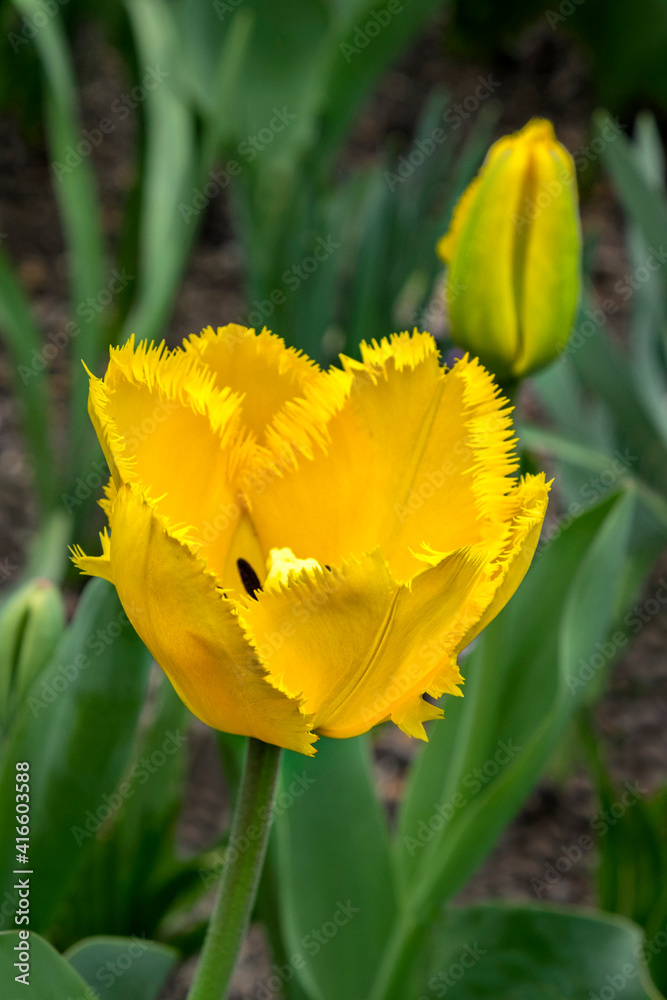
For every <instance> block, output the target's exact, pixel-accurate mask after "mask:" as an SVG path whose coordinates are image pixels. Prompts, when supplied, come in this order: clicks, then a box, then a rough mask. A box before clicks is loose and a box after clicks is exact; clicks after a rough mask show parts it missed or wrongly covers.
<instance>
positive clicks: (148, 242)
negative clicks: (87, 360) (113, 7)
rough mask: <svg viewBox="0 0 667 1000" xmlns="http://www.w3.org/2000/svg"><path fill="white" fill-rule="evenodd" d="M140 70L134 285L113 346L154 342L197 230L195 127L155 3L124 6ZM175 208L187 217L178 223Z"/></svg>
mask: <svg viewBox="0 0 667 1000" xmlns="http://www.w3.org/2000/svg"><path fill="white" fill-rule="evenodd" d="M126 6H127V11H128V15H129V18H130V23H131V25H132V29H133V31H134V36H135V42H136V45H137V49H138V52H139V56H140V59H141V62H142V65H145V66H146V67H147V71H148V74H151V73H152V77H153V79H152V80H151V81H150V83H151V87H150V89H148V92H147V96H146V100H145V102H144V112H145V116H146V153H145V165H144V183H143V188H142V191H143V201H142V206H141V221H140V246H139V282H138V288H137V295H136V299H135V302H134V304H133V307H132V309H131V311H130V314H129V315H128V317H127V318H126V320H125V323H124V326H123V330H122V333H121V340H125V339H126V338H127V337H128V336H129V335H130V334H132V333H135V334H136V336H137V338H139V339H148V340H152V339H157V340H160V339H161V336H162V329H163V327H164V325H165V323H166V321H167V319H168V317H169V311H170V309H171V306H172V304H173V301H174V299H175V297H176V294H177V291H178V287H179V282H180V278H181V274H182V271H183V268H184V266H185V261H186V259H187V254H188V252H189V249H190V247H191V246H192V242H193V239H194V236H195V234H196V232H197V228H198V225H197V223H198V218H199V216H200V212H199V211H197V210H195V209H193V208H192V205H193V198H194V195H195V186H196V183H197V180H198V178H197V174H196V164H195V149H196V145H195V122H194V117H193V115H192V113H191V111H190V109H189V107H188V105H187V103H186V100H185V98H184V96H183V94H182V86H181V85H180V84H179V79H178V68H179V65H180V58H179V48H178V34H177V30H176V24H175V21H174V19H173V17H172V16H171V13H170V10H169V5H168V4H166V3H164V2H163V0H136V2H132V3H127V4H126ZM181 206H183V207H184V208H185V209H186V210H188V211H189V212H190V214H189V215H188V211H186V212H185V215H188V220H186V218H185V216H184V213H183V211H182V210H181Z"/></svg>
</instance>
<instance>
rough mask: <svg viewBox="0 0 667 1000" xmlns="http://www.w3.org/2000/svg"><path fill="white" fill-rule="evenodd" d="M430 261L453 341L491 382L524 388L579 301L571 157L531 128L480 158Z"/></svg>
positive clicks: (557, 347)
mask: <svg viewBox="0 0 667 1000" xmlns="http://www.w3.org/2000/svg"><path fill="white" fill-rule="evenodd" d="M438 253H439V255H440V257H441V258H442V260H443V261H444V262H445V263H447V264H449V272H448V277H447V301H448V304H449V315H450V323H451V334H452V339H453V340H454V342H455V343H457V344H459V345H460V346H461V347H463V348H464V349H465V350H466V351H470V352H471V353H472V354H474V355H476V356H477V357H479V358H480V359H481V360H482V362H483V364H485V365H486V366H487V367H488V368H490V370H491V371H493V372H494V373H495V374H496V375H497V376H498V378H500V379H502V380H512V379H517V378H524V377H525V376H526V375H528V374H530V373H531V372H534V371H536V370H537V369H539V368H542V367H543V366H544V365H548V364H550V362H551V361H553V360H554V358H556V357H557V355H558V354H559V352H560V351H561V350H562V349H563V348H564V347H565V344H566V343H567V340H568V337H569V335H570V331H571V329H572V324H573V322H574V317H575V313H576V309H577V303H578V299H579V271H580V256H581V236H580V231H579V214H578V199H577V184H576V175H575V168H574V163H573V161H572V157H571V156H570V154H569V153H568V151H567V150H566V149H565V147H564V146H562V145H561V144H560V143H559V142H558V141H557V140H556V136H555V135H554V130H553V126H552V124H551V122H549V121H545V120H543V119H538V118H535V119H533V120H532V121H530V122H529V123H528V124H527V125H526V126H525V127H524V128H523V129H521V131H520V132H516V133H515V134H514V135H509V136H504V137H503V138H502V139H499V140H498V142H496V143H494V145H493V146H492V147H491V149H490V150H489V153H488V155H487V157H486V160H485V161H484V164H483V165H482V168H481V170H480V172H479V174H478V175H477V177H476V178H475V180H474V181H473V182H472V184H470V186H469V187H468V188H467V189H466V191H465V192H464V193H463V196H462V197H461V199H460V201H459V203H458V205H457V206H456V209H455V210H454V215H453V218H452V224H451V227H450V229H449V232H448V233H447V234H446V235H445V236H444V237H443V238H442V239H441V240H440V242H439V244H438Z"/></svg>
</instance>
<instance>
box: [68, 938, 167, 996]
mask: <svg viewBox="0 0 667 1000" xmlns="http://www.w3.org/2000/svg"><path fill="white" fill-rule="evenodd" d="M64 958H66V959H67V961H68V962H69V963H70V965H71V966H72V967H73V968H74V969H76V971H77V972H78V973H79V975H80V976H81V978H82V979H84V980H85V982H87V983H88V984H89V986H91V987H92V989H94V990H95V991H96V992H97V993H98V994H99V995H100V996H104V997H105V1000H130V998H131V1000H157V997H158V996H159V995H160V991H161V989H162V987H163V985H164V982H165V980H166V978H167V976H168V975H169V973H170V972H171V970H172V969H173V967H174V965H175V964H176V962H177V961H178V952H177V951H175V950H174V949H173V948H168V947H167V946H166V945H163V944H157V943H156V942H155V941H146V940H145V939H144V938H141V937H133V938H122V937H91V938H85V939H84V940H83V941H79V942H78V943H77V944H75V945H74V946H73V947H72V948H70V949H69V951H67V952H66V953H65V955H64Z"/></svg>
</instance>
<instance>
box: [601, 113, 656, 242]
mask: <svg viewBox="0 0 667 1000" xmlns="http://www.w3.org/2000/svg"><path fill="white" fill-rule="evenodd" d="M593 121H594V124H595V127H596V130H597V132H598V135H599V136H601V137H602V139H603V142H604V152H603V154H602V155H603V158H604V164H605V166H606V167H607V169H608V170H609V173H610V174H611V176H612V179H613V181H614V184H615V186H616V190H617V192H618V196H619V198H620V200H621V204H622V205H623V208H624V209H625V211H626V212H627V213H628V215H629V216H630V218H631V219H632V221H633V222H634V223H635V225H636V226H638V227H639V228H640V229H641V230H642V232H643V233H644V235H645V237H646V239H647V240H648V242H649V243H651V244H653V245H654V246H655V247H656V248H657V247H660V245H661V243H664V242H665V241H666V240H667V202H665V199H664V198H663V197H661V196H660V195H659V194H657V193H656V191H655V189H654V188H653V187H652V186H651V184H650V183H649V182H648V181H647V179H646V177H645V176H644V174H643V172H642V169H641V167H640V166H638V164H637V159H636V154H635V151H634V150H633V148H632V144H631V143H630V141H629V140H628V139H627V138H626V136H624V135H623V133H622V132H619V130H618V129H617V128H616V126H615V125H614V123H613V121H612V118H611V116H610V115H609V114H607V112H606V111H598V112H596V114H595V116H594V119H593ZM605 128H607V129H608V130H609V129H611V130H612V131H613V133H614V138H613V140H611V141H605V140H604V130H605Z"/></svg>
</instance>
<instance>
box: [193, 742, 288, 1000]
mask: <svg viewBox="0 0 667 1000" xmlns="http://www.w3.org/2000/svg"><path fill="white" fill-rule="evenodd" d="M279 761H280V747H275V746H272V745H271V744H269V743H262V742H261V740H256V739H253V738H252V737H250V738H249V740H248V750H247V755H246V760H245V765H244V767H243V774H242V776H241V787H240V790H239V797H238V803H237V806H236V814H235V816H234V821H233V823H232V829H231V833H230V844H232V845H235V846H234V847H230V848H229V851H230V859H229V860H228V861H227V860H226V861H225V866H224V871H223V873H222V877H221V880H220V887H219V889H218V896H217V899H216V902H215V908H214V910H213V914H212V916H211V920H210V922H209V925H208V931H207V933H206V940H205V941H204V947H203V949H202V953H201V956H200V959H199V965H198V966H197V973H196V975H195V980H194V983H193V984H192V987H191V989H190V992H189V993H188V1000H223V998H224V997H226V996H227V989H228V986H229V981H230V979H231V977H232V972H233V971H234V964H235V962H236V958H237V955H238V953H239V949H240V947H241V943H242V941H243V937H244V934H245V931H246V928H247V926H248V921H249V920H250V915H251V912H252V907H253V903H254V901H255V896H256V894H257V886H258V883H259V877H260V875H261V872H262V865H263V864H264V856H265V854H266V845H267V843H268V839H269V830H270V829H271V819H272V812H273V810H272V805H273V796H274V793H275V787H276V777H277V775H278V763H279ZM237 845H243V846H237Z"/></svg>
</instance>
